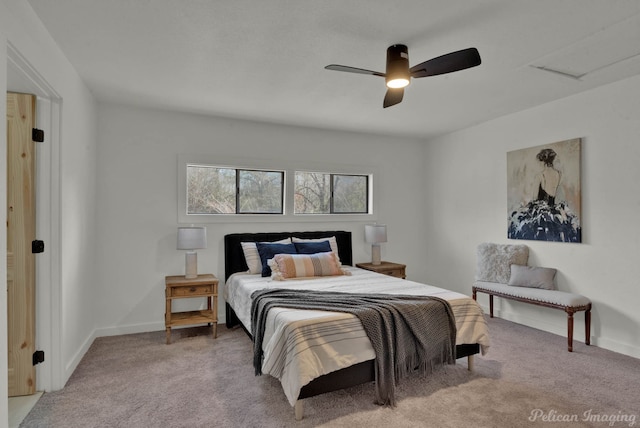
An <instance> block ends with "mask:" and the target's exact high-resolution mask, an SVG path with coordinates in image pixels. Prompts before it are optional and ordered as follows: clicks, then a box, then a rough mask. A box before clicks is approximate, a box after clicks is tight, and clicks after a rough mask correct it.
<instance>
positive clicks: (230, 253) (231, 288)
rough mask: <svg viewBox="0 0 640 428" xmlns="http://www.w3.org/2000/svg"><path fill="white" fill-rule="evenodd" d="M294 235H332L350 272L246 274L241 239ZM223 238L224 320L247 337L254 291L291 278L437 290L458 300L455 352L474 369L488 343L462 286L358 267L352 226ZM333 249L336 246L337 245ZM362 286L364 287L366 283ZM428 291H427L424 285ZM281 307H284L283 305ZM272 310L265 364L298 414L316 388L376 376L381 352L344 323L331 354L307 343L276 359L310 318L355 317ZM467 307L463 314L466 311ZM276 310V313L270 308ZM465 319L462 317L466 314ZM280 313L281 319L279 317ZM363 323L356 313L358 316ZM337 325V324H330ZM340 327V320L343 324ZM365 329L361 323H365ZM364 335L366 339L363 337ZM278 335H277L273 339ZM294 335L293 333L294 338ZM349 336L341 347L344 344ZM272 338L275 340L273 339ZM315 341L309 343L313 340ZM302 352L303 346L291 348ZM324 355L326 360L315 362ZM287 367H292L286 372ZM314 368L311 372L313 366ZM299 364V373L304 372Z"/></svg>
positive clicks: (304, 284)
mask: <svg viewBox="0 0 640 428" xmlns="http://www.w3.org/2000/svg"><path fill="white" fill-rule="evenodd" d="M292 237H295V238H297V239H301V240H313V239H323V238H330V237H334V238H335V242H334V247H335V246H337V253H338V256H339V259H340V262H341V263H342V265H343V268H344V269H345V270H347V271H348V273H349V275H348V276H341V277H323V278H322V279H321V280H319V281H316V279H309V280H304V279H302V280H295V281H271V280H270V278H262V277H261V276H260V275H259V274H257V275H255V274H254V275H251V274H247V273H246V272H247V270H248V266H247V262H246V260H245V255H244V252H243V249H242V243H246V242H274V241H279V240H282V239H286V238H292ZM224 243H225V287H224V290H223V293H224V297H225V301H226V322H227V327H228V328H232V327H235V326H238V325H240V326H241V327H242V328H243V329H244V330H245V331H246V332H247V333H248V334H249V336H251V335H252V332H251V319H250V317H251V315H250V309H249V308H250V306H251V301H250V296H251V293H252V292H253V291H255V290H258V289H262V288H269V287H274V288H276V287H282V286H283V284H286V286H288V287H293V288H301V289H304V288H308V289H317V288H320V289H327V290H329V289H332V290H335V289H336V287H340V288H342V287H345V286H346V285H347V284H348V286H349V287H354V290H369V289H376V291H381V292H382V293H390V294H391V293H400V291H401V292H402V294H405V293H409V294H422V293H425V292H426V294H434V295H438V296H442V297H443V298H444V299H445V300H447V301H449V303H450V304H451V303H452V302H454V303H455V305H452V307H453V309H454V310H453V312H454V315H455V318H456V324H457V325H458V324H460V325H459V326H458V336H457V340H456V357H457V358H463V357H467V358H468V361H469V365H468V367H469V369H470V370H472V363H473V356H474V355H475V354H477V353H480V352H482V353H485V352H486V350H487V349H488V346H489V338H488V333H487V329H486V323H485V320H484V317H483V314H482V310H481V309H480V307H479V306H478V305H477V303H476V302H475V301H473V300H472V299H471V298H470V297H468V296H464V295H462V294H459V293H455V292H451V291H449V290H444V289H441V288H437V287H432V286H428V285H424V284H419V283H415V282H412V281H406V280H402V279H398V278H393V277H390V276H386V275H381V274H377V273H375V272H370V271H365V270H362V269H359V268H354V267H352V265H353V260H352V243H351V232H346V231H322V232H278V233H236V234H230V235H226V236H225V239H224ZM332 249H334V248H332ZM363 287H364V288H363ZM396 290H398V291H396ZM425 290H426V291H425ZM277 309H280V308H277ZM271 312H273V313H274V315H273V317H272V322H271V323H268V325H269V326H270V327H268V328H267V332H266V333H265V342H264V343H265V344H266V345H265V347H263V348H264V349H265V365H267V366H269V369H268V370H267V373H268V374H271V375H273V376H275V377H277V378H278V379H280V381H281V383H282V385H283V390H284V392H285V395H286V396H287V399H288V400H289V402H290V404H291V405H292V406H293V407H294V409H295V416H296V419H301V418H302V413H303V408H302V401H301V400H302V399H304V398H308V397H312V396H315V395H318V394H322V393H326V392H331V391H336V390H339V389H344V388H348V387H351V386H355V385H358V384H362V383H365V382H371V381H374V379H375V372H374V359H375V353H373V349H372V348H371V345H370V343H367V342H368V339H367V338H366V335H363V334H361V333H362V332H360V331H358V329H357V328H353V329H348V331H347V329H345V331H344V332H343V331H341V332H340V334H341V335H343V336H340V337H341V340H340V341H336V342H339V343H336V342H334V344H335V345H336V346H335V347H334V346H332V347H331V354H332V355H325V353H324V351H318V352H319V353H322V355H320V356H319V355H317V354H316V353H314V351H313V350H310V349H306V348H305V352H307V353H310V354H307V355H305V354H304V352H302V353H300V354H301V355H300V356H299V357H297V358H300V360H301V361H302V362H300V361H298V360H296V361H286V362H282V361H278V358H281V357H279V355H281V354H283V353H284V352H283V350H282V349H281V348H278V345H274V343H275V344H281V343H283V342H287V339H286V338H284V339H283V338H282V335H285V336H286V335H292V334H300V331H302V330H304V329H306V328H307V324H306V323H307V322H311V321H308V320H310V319H315V320H316V321H314V322H317V317H320V318H322V317H324V318H323V321H322V322H323V323H325V324H327V325H329V324H331V323H336V325H338V324H339V323H345V322H349V319H351V320H353V318H355V317H354V316H353V315H349V314H338V313H333V312H323V313H319V311H307V310H304V311H301V310H290V309H289V310H285V309H282V310H279V311H274V310H272V311H271ZM461 314H463V315H461ZM269 316H270V317H271V315H269ZM463 317H466V318H465V321H464V324H462V321H461V320H462V318H463ZM276 320H277V321H276ZM355 321H356V324H358V320H357V318H355ZM331 325H333V324H331ZM340 325H341V326H342V324H340ZM359 328H360V329H361V326H360V327H359ZM363 336H364V338H363ZM270 339H273V340H270ZM289 341H290V340H289ZM343 342H344V343H345V345H344V346H348V347H347V348H343V347H342V343H343ZM271 345H273V346H271ZM309 348H311V347H309ZM292 353H293V354H298V353H299V352H298V351H296V352H292ZM319 359H324V360H322V361H319V363H318V362H317V360H319ZM309 361H311V363H310V362H309ZM309 364H317V365H318V366H320V367H319V368H318V367H311V369H309V367H308V366H309ZM283 366H286V367H287V370H289V372H284V374H283V368H282V367H283ZM309 370H311V371H312V372H311V373H309V372H308V371H309ZM298 371H299V373H298Z"/></svg>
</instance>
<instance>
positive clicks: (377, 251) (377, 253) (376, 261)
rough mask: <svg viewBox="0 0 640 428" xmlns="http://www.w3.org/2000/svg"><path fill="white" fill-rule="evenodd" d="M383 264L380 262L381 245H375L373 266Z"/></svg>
mask: <svg viewBox="0 0 640 428" xmlns="http://www.w3.org/2000/svg"><path fill="white" fill-rule="evenodd" d="M380 263H381V260H380V245H379V244H373V245H371V264H372V265H379V264H380Z"/></svg>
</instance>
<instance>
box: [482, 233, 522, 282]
mask: <svg viewBox="0 0 640 428" xmlns="http://www.w3.org/2000/svg"><path fill="white" fill-rule="evenodd" d="M528 261H529V247H527V246H526V245H508V244H493V243H490V242H485V243H482V244H480V245H478V250H477V263H478V264H477V267H476V281H485V282H498V283H500V284H508V283H509V277H510V276H511V265H514V264H515V265H526V264H527V262H528Z"/></svg>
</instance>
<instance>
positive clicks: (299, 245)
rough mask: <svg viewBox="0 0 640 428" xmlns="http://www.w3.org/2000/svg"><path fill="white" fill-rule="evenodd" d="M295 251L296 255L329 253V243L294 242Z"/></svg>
mask: <svg viewBox="0 0 640 428" xmlns="http://www.w3.org/2000/svg"><path fill="white" fill-rule="evenodd" d="M293 245H295V246H296V251H297V252H298V254H316V253H328V252H329V251H331V245H329V241H320V242H294V243H293Z"/></svg>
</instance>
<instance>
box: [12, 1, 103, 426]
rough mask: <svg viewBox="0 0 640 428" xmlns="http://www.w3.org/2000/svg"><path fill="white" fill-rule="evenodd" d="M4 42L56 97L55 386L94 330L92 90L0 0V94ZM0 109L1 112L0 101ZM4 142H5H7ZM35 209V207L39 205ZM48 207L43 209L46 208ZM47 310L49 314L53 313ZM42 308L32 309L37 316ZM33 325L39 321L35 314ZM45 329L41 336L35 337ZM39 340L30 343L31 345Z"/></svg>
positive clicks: (39, 30)
mask: <svg viewBox="0 0 640 428" xmlns="http://www.w3.org/2000/svg"><path fill="white" fill-rule="evenodd" d="M9 44H10V45H11V46H13V47H14V48H15V51H17V52H18V54H19V55H20V56H21V57H22V59H23V60H24V63H25V64H28V65H29V66H30V67H31V72H33V73H34V74H37V75H38V77H39V78H41V79H42V80H41V82H42V83H46V86H47V88H49V89H51V90H53V91H55V92H56V94H57V96H59V100H58V101H61V102H62V108H61V118H60V120H59V123H56V124H55V125H56V126H57V127H58V128H61V130H62V131H61V139H60V140H59V142H58V143H57V144H59V146H58V147H57V148H56V150H57V152H56V153H54V154H52V155H51V159H49V161H52V160H53V161H55V162H56V164H53V165H51V166H50V167H51V169H52V170H53V172H51V175H52V179H54V180H55V181H56V182H55V183H52V189H54V191H55V192H56V195H55V196H56V198H57V199H56V200H55V201H51V206H54V207H55V209H56V212H53V213H52V214H53V218H55V219H57V223H56V224H53V225H51V228H52V229H55V230H53V231H47V232H49V233H51V234H52V236H55V237H56V240H55V241H53V242H48V243H46V251H50V252H53V253H55V254H56V259H57V260H59V261H60V266H59V267H58V268H56V269H55V272H57V275H59V277H58V278H55V280H54V281H53V282H54V283H55V284H57V285H56V286H57V287H59V290H56V294H55V301H50V302H48V304H49V305H50V307H49V308H47V310H48V315H49V317H51V316H53V318H55V319H54V320H53V321H52V322H51V323H49V326H58V327H59V329H58V330H57V331H51V330H50V331H42V330H45V329H41V330H40V331H38V333H37V334H38V336H39V337H41V338H42V340H43V341H44V342H48V343H51V337H50V336H51V335H55V336H56V339H55V350H54V352H51V351H52V350H51V349H44V350H45V353H46V354H47V355H46V360H45V362H44V363H43V365H44V367H40V368H39V370H42V369H43V368H44V369H47V370H49V371H50V372H52V373H54V374H53V375H51V376H47V378H48V379H49V380H50V383H49V385H44V388H45V389H47V390H48V389H57V388H61V387H62V386H63V385H64V383H65V382H66V381H67V379H68V377H69V376H70V375H71V373H72V372H73V369H74V368H75V365H76V364H77V362H79V357H81V356H82V354H83V353H84V350H83V347H86V346H87V342H88V339H89V338H90V336H91V332H92V331H93V329H94V325H95V323H94V320H93V316H92V315H93V307H94V306H95V305H96V303H95V302H96V300H95V299H94V296H93V294H92V293H93V292H92V287H94V281H93V279H94V276H95V274H94V267H93V265H94V260H95V259H94V257H93V256H92V249H93V244H94V241H95V239H94V236H95V230H96V225H95V208H94V206H95V174H94V171H95V164H96V131H95V128H96V119H95V104H94V100H93V97H92V95H91V93H90V92H89V91H88V89H87V88H86V86H85V85H84V84H83V83H82V81H81V79H80V78H79V76H78V74H77V73H76V71H75V70H74V69H73V67H72V66H71V64H70V63H69V62H68V61H67V59H66V57H65V56H64V55H63V54H62V52H61V51H60V49H59V48H58V46H57V45H56V44H55V42H54V41H53V39H51V37H50V36H49V34H48V33H47V32H46V30H45V29H44V27H43V26H42V24H41V22H40V21H39V20H38V18H37V17H36V15H35V14H34V13H33V11H32V10H31V8H30V6H29V5H28V3H27V2H24V1H19V0H2V1H0V92H1V93H5V92H6V91H7V90H8V89H11V88H8V87H7V73H6V72H7V60H8V54H7V52H8V51H7V46H8V45H9ZM0 112H3V114H4V112H5V106H4V103H2V107H1V108H0ZM5 126H6V125H4V124H3V125H0V131H1V132H0V134H1V135H2V137H1V138H2V141H5V140H6V128H5ZM3 146H6V141H5V144H4V145H3ZM1 152H2V155H0V163H1V165H2V169H1V170H2V171H6V159H5V154H4V153H5V150H2V151H1ZM38 209H40V207H39V208H38ZM47 209H48V208H47ZM0 212H2V213H3V214H2V215H3V216H5V215H6V214H5V213H6V183H5V180H4V179H3V180H2V185H1V186H0ZM5 239H6V231H5V228H2V231H1V232H0V241H2V242H4V240H5ZM0 260H2V262H1V263H0V266H2V268H0V288H1V289H6V247H5V246H4V245H2V246H0ZM1 294H2V296H1V297H0V415H2V416H1V417H0V427H3V426H6V424H7V419H6V417H5V415H7V411H6V410H7V407H6V406H7V388H6V385H7V384H6V376H7V370H6V356H7V336H6V333H7V330H6V317H7V313H6V295H5V294H6V293H1ZM52 314H53V315H52ZM41 315H42V314H40V313H38V314H36V317H37V318H40V317H41ZM37 324H38V328H40V326H41V325H42V320H41V319H38V320H37ZM43 335H46V336H47V337H46V338H43V337H42V336H43ZM38 345H39V344H38V343H36V346H38Z"/></svg>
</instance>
